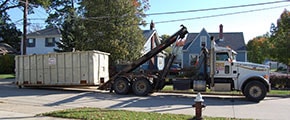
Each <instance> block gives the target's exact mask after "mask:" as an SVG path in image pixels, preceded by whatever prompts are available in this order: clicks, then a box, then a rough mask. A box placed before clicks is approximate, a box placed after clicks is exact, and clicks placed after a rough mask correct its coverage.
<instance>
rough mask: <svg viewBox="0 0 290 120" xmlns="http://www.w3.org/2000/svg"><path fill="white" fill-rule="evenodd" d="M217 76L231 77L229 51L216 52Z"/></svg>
mask: <svg viewBox="0 0 290 120" xmlns="http://www.w3.org/2000/svg"><path fill="white" fill-rule="evenodd" d="M215 64H216V67H215V68H216V73H215V76H216V77H230V76H231V74H232V73H231V69H232V67H231V61H230V57H229V55H228V53H227V52H224V53H217V54H216V63H215Z"/></svg>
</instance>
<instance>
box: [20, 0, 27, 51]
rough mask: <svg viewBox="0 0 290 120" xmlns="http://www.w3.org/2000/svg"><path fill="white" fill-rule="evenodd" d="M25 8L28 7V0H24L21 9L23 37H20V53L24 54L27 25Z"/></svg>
mask: <svg viewBox="0 0 290 120" xmlns="http://www.w3.org/2000/svg"><path fill="white" fill-rule="evenodd" d="M27 8H28V0H25V3H24V11H23V39H22V46H21V47H22V52H21V55H26V41H27V40H26V39H27V38H26V34H27V30H26V26H27Z"/></svg>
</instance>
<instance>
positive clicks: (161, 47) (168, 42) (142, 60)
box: [98, 25, 188, 90]
mask: <svg viewBox="0 0 290 120" xmlns="http://www.w3.org/2000/svg"><path fill="white" fill-rule="evenodd" d="M181 27H182V28H181V29H180V30H179V31H177V32H176V33H175V34H173V35H172V36H170V37H169V38H168V39H166V40H165V41H164V42H162V43H161V44H160V45H158V46H157V47H155V48H154V49H152V50H151V51H149V52H148V53H146V54H145V55H143V56H142V57H141V58H139V59H137V60H136V61H134V62H133V63H132V64H130V65H128V66H126V67H125V68H124V69H123V70H121V71H119V72H118V73H116V74H115V75H114V76H112V77H111V78H110V79H109V80H108V81H107V82H106V83H104V84H103V85H101V86H99V88H98V89H100V90H104V89H107V88H108V87H109V86H110V84H112V83H113V82H114V79H116V78H117V77H118V76H120V75H122V74H125V73H129V72H131V71H133V70H134V69H136V68H137V67H139V66H140V65H142V64H143V63H145V62H146V61H147V60H149V59H151V58H152V57H154V56H155V55H157V54H158V53H160V52H161V51H162V50H164V49H166V48H167V47H169V46H170V45H171V44H172V43H174V42H175V41H176V40H177V39H182V38H184V37H185V35H186V34H187V33H188V31H187V29H186V27H185V26H183V25H181Z"/></svg>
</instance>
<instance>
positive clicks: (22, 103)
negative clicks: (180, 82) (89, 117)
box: [0, 81, 290, 120]
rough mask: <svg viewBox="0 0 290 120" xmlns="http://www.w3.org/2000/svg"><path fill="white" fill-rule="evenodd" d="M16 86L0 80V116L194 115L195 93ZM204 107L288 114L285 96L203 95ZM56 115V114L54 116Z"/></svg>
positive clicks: (209, 112)
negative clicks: (69, 112)
mask: <svg viewBox="0 0 290 120" xmlns="http://www.w3.org/2000/svg"><path fill="white" fill-rule="evenodd" d="M0 82H1V81H0ZM69 89H70V90H68V89H66V90H63V89H36V88H24V89H18V88H17V86H15V85H13V84H0V91H1V94H0V119H1V120H2V119H5V120H11V119H24V120H35V119H47V120H50V119H53V120H54V119H56V118H50V117H35V115H37V114H41V113H45V112H51V111H55V110H63V109H69V108H78V107H96V108H106V109H122V110H132V111H144V112H158V113H173V114H187V115H192V116H193V115H194V113H195V111H194V109H193V108H192V107H191V105H192V104H194V99H195V97H196V94H182V93H154V94H152V95H150V96H146V97H137V96H134V95H116V94H114V93H108V92H104V91H98V90H95V89H90V90H80V89H79V88H78V89H76V88H69ZM203 98H204V100H205V104H206V105H207V107H206V108H205V109H204V110H203V115H204V116H211V117H229V118H252V119H263V120H264V119H269V120H276V119H279V120H287V119H289V118H290V114H289V111H290V107H289V106H290V103H289V101H290V98H289V97H266V98H265V100H263V101H261V102H260V103H253V102H249V101H246V100H245V98H244V97H243V96H229V95H226V96H224V95H203ZM57 119H58V118H57Z"/></svg>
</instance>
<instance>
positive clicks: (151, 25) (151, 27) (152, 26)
mask: <svg viewBox="0 0 290 120" xmlns="http://www.w3.org/2000/svg"><path fill="white" fill-rule="evenodd" d="M154 28H155V24H154V23H153V20H151V23H150V30H153V29H154Z"/></svg>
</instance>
